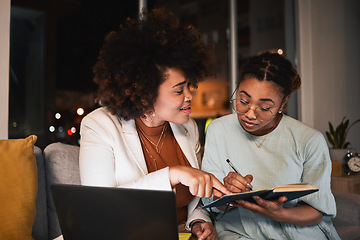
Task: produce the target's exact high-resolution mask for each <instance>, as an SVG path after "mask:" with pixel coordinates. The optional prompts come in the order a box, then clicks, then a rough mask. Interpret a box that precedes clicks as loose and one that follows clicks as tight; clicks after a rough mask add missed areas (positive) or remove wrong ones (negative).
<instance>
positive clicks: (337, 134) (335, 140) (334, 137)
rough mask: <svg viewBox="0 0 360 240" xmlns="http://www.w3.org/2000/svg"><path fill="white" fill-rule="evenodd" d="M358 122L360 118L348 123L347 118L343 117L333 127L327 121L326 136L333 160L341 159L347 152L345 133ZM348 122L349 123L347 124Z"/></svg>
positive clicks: (347, 143) (347, 144)
mask: <svg viewBox="0 0 360 240" xmlns="http://www.w3.org/2000/svg"><path fill="white" fill-rule="evenodd" d="M358 122H360V119H358V120H356V121H355V122H353V123H352V124H350V122H349V119H346V117H344V118H343V119H342V121H341V122H340V124H339V125H338V126H337V127H336V128H335V129H334V127H333V125H332V124H331V122H329V131H326V137H327V139H328V141H329V143H330V144H331V145H332V148H330V155H331V159H332V160H333V161H342V160H343V158H344V156H345V155H346V153H347V151H348V150H347V148H348V146H349V144H350V143H349V142H348V141H346V137H347V134H348V133H349V130H350V128H351V127H353V126H354V125H355V124H356V123H358ZM349 124H350V125H349Z"/></svg>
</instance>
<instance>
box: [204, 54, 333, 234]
mask: <svg viewBox="0 0 360 240" xmlns="http://www.w3.org/2000/svg"><path fill="white" fill-rule="evenodd" d="M300 84H301V80H300V76H299V74H298V73H297V71H296V70H295V69H294V68H293V67H292V64H291V63H290V61H288V60H287V59H285V58H284V57H283V56H281V55H279V54H277V53H268V52H266V53H263V54H260V55H258V56H254V57H251V58H249V59H248V61H247V62H245V63H244V64H243V66H242V67H241V69H240V76H239V81H238V86H237V89H236V91H235V92H234V97H233V99H232V100H231V102H232V104H233V107H234V111H235V113H234V114H230V115H227V116H224V117H221V118H218V119H216V120H214V121H212V122H211V123H210V124H209V126H208V128H207V131H206V140H205V152H204V157H203V162H202V168H201V169H202V170H204V171H208V172H210V173H213V174H214V175H215V176H216V177H217V178H218V179H221V180H223V182H224V185H225V187H227V189H228V190H229V191H231V192H236V193H238V192H242V191H249V190H250V189H251V188H253V189H254V190H259V189H264V188H272V187H275V186H279V185H285V184H292V183H309V184H311V185H315V186H316V187H317V188H319V191H318V192H316V193H313V194H310V195H307V196H305V197H302V198H300V199H296V200H293V201H289V202H285V201H286V200H287V199H286V197H285V196H281V197H280V198H279V199H276V200H271V201H270V200H269V201H267V200H264V199H262V198H260V197H258V196H255V197H254V200H255V201H256V204H255V203H250V202H247V201H243V200H238V201H236V202H234V203H232V205H233V208H232V209H231V210H230V211H229V212H226V213H225V214H224V215H220V216H222V218H220V219H219V220H218V221H216V223H215V226H216V230H217V233H218V235H219V239H223V240H233V239H257V240H261V239H263V240H267V239H304V240H309V239H317V240H318V239H340V238H339V236H338V234H337V232H336V230H335V228H334V226H333V224H332V222H331V218H333V217H335V215H336V205H335V200H334V196H333V195H332V193H331V189H330V174H331V161H330V156H329V149H328V147H327V144H326V141H325V138H324V136H323V135H322V134H321V133H320V132H319V131H317V130H315V129H313V128H310V127H309V126H307V125H305V124H303V123H302V122H300V121H298V120H296V119H293V118H291V117H289V116H287V115H286V114H284V113H283V111H284V108H285V105H286V102H287V101H288V99H289V97H290V95H291V93H292V92H294V91H295V90H297V89H298V88H299V87H300ZM226 159H229V160H230V161H231V162H232V163H233V164H234V166H235V168H236V169H237V172H234V170H233V169H232V168H231V167H230V166H229V165H228V163H227V162H226ZM211 200H212V199H203V201H204V202H206V203H208V202H209V201H211ZM215 210H216V209H215ZM222 210H223V209H222Z"/></svg>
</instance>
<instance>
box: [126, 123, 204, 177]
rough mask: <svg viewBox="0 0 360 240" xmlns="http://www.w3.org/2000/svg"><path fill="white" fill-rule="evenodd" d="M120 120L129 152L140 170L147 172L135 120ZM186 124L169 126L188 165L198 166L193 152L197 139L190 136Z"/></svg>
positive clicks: (171, 124)
mask: <svg viewBox="0 0 360 240" xmlns="http://www.w3.org/2000/svg"><path fill="white" fill-rule="evenodd" d="M120 122H121V125H122V129H123V133H124V140H125V141H124V142H125V144H126V147H127V149H128V151H129V154H130V155H131V157H132V158H133V160H134V161H135V162H136V164H137V165H138V167H139V168H140V169H141V171H142V172H143V173H144V174H148V171H147V168H146V162H145V158H144V154H143V152H142V149H141V142H140V139H139V135H138V133H137V131H136V126H135V121H134V120H129V121H125V120H120ZM190 124H191V123H190ZM186 125H187V124H175V123H170V127H171V130H172V131H173V133H174V136H175V139H176V141H177V142H178V144H179V146H180V148H181V150H182V151H183V153H184V154H185V156H186V158H187V160H188V161H189V163H190V165H191V166H192V167H195V168H199V163H198V161H197V159H196V153H195V144H196V141H197V140H196V139H194V138H195V136H191V134H190V133H189V130H188V126H186Z"/></svg>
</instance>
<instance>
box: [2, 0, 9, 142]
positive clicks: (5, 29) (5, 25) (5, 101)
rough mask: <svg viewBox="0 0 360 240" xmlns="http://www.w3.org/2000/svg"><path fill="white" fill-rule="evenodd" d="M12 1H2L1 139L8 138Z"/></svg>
mask: <svg viewBox="0 0 360 240" xmlns="http://www.w3.org/2000/svg"><path fill="white" fill-rule="evenodd" d="M9 35H10V0H1V1H0V113H1V114H0V139H7V138H8V117H9V111H8V105H9V42H10V37H9Z"/></svg>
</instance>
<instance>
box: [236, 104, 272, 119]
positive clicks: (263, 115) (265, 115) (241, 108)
mask: <svg viewBox="0 0 360 240" xmlns="http://www.w3.org/2000/svg"><path fill="white" fill-rule="evenodd" d="M230 103H231V107H232V108H233V109H234V110H235V112H237V113H238V114H245V113H247V112H248V111H249V110H250V109H252V110H253V111H254V113H255V116H256V117H257V118H258V119H259V120H260V121H269V120H270V119H272V118H273V117H274V116H275V114H274V113H273V112H272V111H271V110H270V108H264V107H256V108H255V109H254V107H250V105H249V103H248V102H246V101H244V100H242V99H238V98H234V99H231V100H230Z"/></svg>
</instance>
